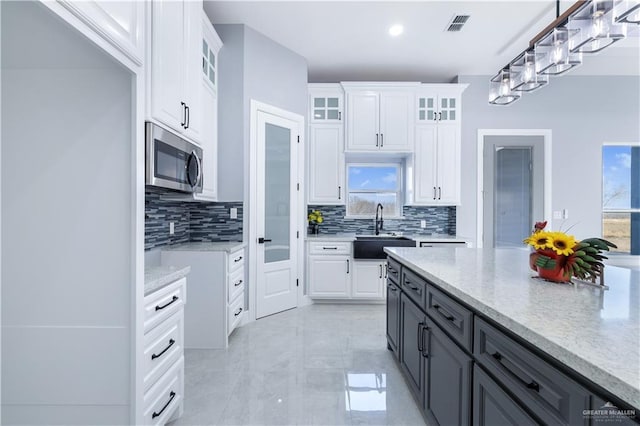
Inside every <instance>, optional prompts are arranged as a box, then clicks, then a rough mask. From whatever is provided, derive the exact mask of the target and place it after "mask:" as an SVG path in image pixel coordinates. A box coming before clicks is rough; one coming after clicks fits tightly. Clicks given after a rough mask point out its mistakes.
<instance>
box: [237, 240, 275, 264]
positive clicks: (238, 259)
mask: <svg viewBox="0 0 640 426" xmlns="http://www.w3.org/2000/svg"><path fill="white" fill-rule="evenodd" d="M264 241H265V242H268V241H271V240H264ZM241 260H242V256H240V257H238V258H236V259H233V261H234V263H238V262H240V261H241Z"/></svg>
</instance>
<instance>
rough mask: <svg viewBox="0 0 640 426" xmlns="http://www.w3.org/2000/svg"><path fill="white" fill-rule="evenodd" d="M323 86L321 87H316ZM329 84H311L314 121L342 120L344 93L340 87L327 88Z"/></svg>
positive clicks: (311, 112)
mask: <svg viewBox="0 0 640 426" xmlns="http://www.w3.org/2000/svg"><path fill="white" fill-rule="evenodd" d="M314 86H321V88H314ZM324 86H327V85H320V84H317V85H313V84H310V85H309V102H310V105H309V109H310V111H309V112H310V116H311V122H313V123H339V122H341V121H342V105H343V99H344V95H343V94H342V89H340V88H325V87H324Z"/></svg>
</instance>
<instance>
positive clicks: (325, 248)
mask: <svg viewBox="0 0 640 426" xmlns="http://www.w3.org/2000/svg"><path fill="white" fill-rule="evenodd" d="M322 250H338V247H322Z"/></svg>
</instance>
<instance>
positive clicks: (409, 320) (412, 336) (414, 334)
mask: <svg viewBox="0 0 640 426" xmlns="http://www.w3.org/2000/svg"><path fill="white" fill-rule="evenodd" d="M425 321H426V317H425V314H424V313H422V311H421V310H420V309H419V308H418V307H417V306H416V304H415V303H413V301H412V300H411V299H409V298H408V297H407V296H406V295H405V294H404V293H402V294H400V368H401V369H402V371H403V372H404V373H405V376H406V377H407V383H409V387H410V388H411V390H412V391H413V393H414V395H415V396H416V398H417V399H418V400H419V401H422V399H423V398H422V395H423V394H422V392H423V389H424V373H423V369H424V362H423V359H422V358H423V356H422V351H423V349H424V348H423V346H422V344H421V343H422V341H423V339H422V334H423V330H424V325H425Z"/></svg>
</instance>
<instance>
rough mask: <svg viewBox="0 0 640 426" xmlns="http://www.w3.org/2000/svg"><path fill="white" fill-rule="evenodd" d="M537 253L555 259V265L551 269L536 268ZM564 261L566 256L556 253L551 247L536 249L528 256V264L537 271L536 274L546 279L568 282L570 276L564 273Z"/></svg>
mask: <svg viewBox="0 0 640 426" xmlns="http://www.w3.org/2000/svg"><path fill="white" fill-rule="evenodd" d="M539 255H543V256H547V257H550V258H551V259H555V261H556V266H555V268H553V269H544V268H538V267H537V266H536V265H535V261H536V259H537V258H538V256H539ZM565 261H566V257H565V256H563V255H560V254H557V253H556V252H555V251H553V250H551V249H545V250H538V251H536V252H535V253H531V255H530V256H529V265H530V266H531V269H533V270H534V271H537V272H538V276H539V277H540V278H542V279H545V280H547V281H553V282H556V283H566V282H569V281H570V279H571V277H570V276H565V274H564V264H565Z"/></svg>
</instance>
